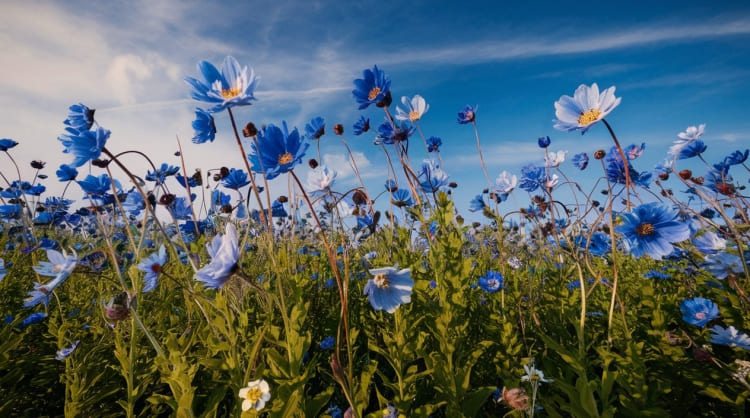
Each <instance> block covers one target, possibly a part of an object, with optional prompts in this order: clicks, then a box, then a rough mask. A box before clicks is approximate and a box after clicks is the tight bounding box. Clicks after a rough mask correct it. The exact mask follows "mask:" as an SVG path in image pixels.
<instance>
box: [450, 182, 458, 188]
mask: <svg viewBox="0 0 750 418" xmlns="http://www.w3.org/2000/svg"><path fill="white" fill-rule="evenodd" d="M448 187H450V188H451V189H455V188H456V187H458V183H456V182H455V181H452V182H450V183H448Z"/></svg>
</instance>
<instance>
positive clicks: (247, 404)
mask: <svg viewBox="0 0 750 418" xmlns="http://www.w3.org/2000/svg"><path fill="white" fill-rule="evenodd" d="M239 395H240V398H242V410H243V411H249V410H250V409H253V408H255V410H256V411H260V410H261V409H263V408H264V407H265V406H266V402H268V401H269V400H271V388H270V387H269V386H268V383H267V382H266V381H265V380H263V379H258V380H253V381H252V382H249V383H248V384H247V387H244V388H242V389H240V393H239Z"/></svg>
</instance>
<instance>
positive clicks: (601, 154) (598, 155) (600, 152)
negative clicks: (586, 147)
mask: <svg viewBox="0 0 750 418" xmlns="http://www.w3.org/2000/svg"><path fill="white" fill-rule="evenodd" d="M606 154H607V153H606V152H604V150H603V149H599V150H596V152H594V158H596V159H597V160H601V159H602V158H604V156H605V155H606Z"/></svg>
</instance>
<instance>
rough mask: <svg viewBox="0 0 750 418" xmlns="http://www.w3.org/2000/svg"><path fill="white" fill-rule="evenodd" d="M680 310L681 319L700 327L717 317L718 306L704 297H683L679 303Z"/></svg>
mask: <svg viewBox="0 0 750 418" xmlns="http://www.w3.org/2000/svg"><path fill="white" fill-rule="evenodd" d="M680 312H682V320H683V321H685V322H687V323H688V324H690V325H693V326H696V327H701V328H703V327H705V326H706V324H708V323H709V322H711V321H713V320H714V319H716V318H718V317H719V307H718V306H716V304H715V303H714V302H713V301H711V300H709V299H705V298H693V299H685V300H684V301H682V303H681V304H680Z"/></svg>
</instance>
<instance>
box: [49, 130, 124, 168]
mask: <svg viewBox="0 0 750 418" xmlns="http://www.w3.org/2000/svg"><path fill="white" fill-rule="evenodd" d="M69 132H70V134H69V135H63V136H61V137H59V138H58V139H59V140H60V142H61V143H62V144H63V146H64V147H65V149H64V150H63V152H64V153H66V154H73V162H72V163H71V165H72V166H73V167H80V166H82V165H84V164H86V163H87V162H89V161H91V160H95V159H97V158H99V156H100V155H101V154H102V149H103V148H104V146H105V145H106V144H107V140H108V139H109V135H110V134H111V132H110V131H108V130H107V129H104V128H102V127H101V126H100V127H98V128H96V130H94V131H75V130H73V131H72V132H71V131H69Z"/></svg>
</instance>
